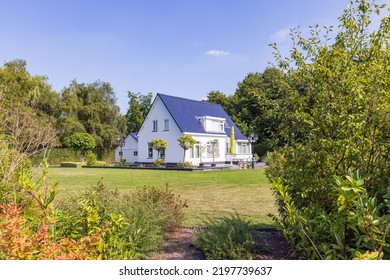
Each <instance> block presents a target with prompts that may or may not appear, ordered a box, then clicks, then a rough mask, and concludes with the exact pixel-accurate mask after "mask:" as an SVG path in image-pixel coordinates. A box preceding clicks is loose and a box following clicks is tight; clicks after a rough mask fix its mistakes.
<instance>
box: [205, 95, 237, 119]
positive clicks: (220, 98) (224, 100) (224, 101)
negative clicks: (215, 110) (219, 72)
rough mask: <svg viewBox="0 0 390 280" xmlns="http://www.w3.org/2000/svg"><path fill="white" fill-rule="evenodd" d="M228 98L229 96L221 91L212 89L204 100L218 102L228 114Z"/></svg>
mask: <svg viewBox="0 0 390 280" xmlns="http://www.w3.org/2000/svg"><path fill="white" fill-rule="evenodd" d="M230 98H231V96H227V95H226V94H224V93H223V92H220V91H218V90H212V91H210V92H209V93H208V94H207V99H206V102H210V103H214V104H219V105H221V106H222V108H223V109H224V110H225V111H226V112H227V113H228V114H229V112H230Z"/></svg>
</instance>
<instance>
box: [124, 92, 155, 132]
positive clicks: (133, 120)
mask: <svg viewBox="0 0 390 280" xmlns="http://www.w3.org/2000/svg"><path fill="white" fill-rule="evenodd" d="M128 97H129V99H130V100H129V109H128V110H127V113H126V121H127V132H128V133H130V132H138V130H139V129H140V128H141V125H142V123H143V121H144V119H145V118H146V116H147V114H148V112H149V110H150V106H151V105H152V98H153V94H152V93H148V94H146V95H143V94H141V93H133V92H130V91H129V92H128Z"/></svg>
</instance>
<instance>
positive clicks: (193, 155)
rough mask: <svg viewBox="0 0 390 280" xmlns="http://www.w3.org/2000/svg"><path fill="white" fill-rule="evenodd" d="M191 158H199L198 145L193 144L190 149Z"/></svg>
mask: <svg viewBox="0 0 390 280" xmlns="http://www.w3.org/2000/svg"><path fill="white" fill-rule="evenodd" d="M190 156H191V158H200V145H199V144H195V145H194V146H193V147H192V148H191V150H190Z"/></svg>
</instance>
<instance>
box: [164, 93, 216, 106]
mask: <svg viewBox="0 0 390 280" xmlns="http://www.w3.org/2000/svg"><path fill="white" fill-rule="evenodd" d="M157 95H159V96H161V95H162V96H167V97H173V98H177V99H183V100H187V101H192V102H199V103H202V104H210V105H217V106H221V104H216V103H211V102H207V101H201V100H195V99H190V98H186V97H181V96H174V95H170V94H165V93H157Z"/></svg>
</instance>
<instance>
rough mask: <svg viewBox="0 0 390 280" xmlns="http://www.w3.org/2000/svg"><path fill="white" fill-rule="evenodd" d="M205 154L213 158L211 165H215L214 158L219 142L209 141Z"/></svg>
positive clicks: (216, 140) (217, 151)
mask: <svg viewBox="0 0 390 280" xmlns="http://www.w3.org/2000/svg"><path fill="white" fill-rule="evenodd" d="M207 153H209V154H211V156H212V158H213V163H215V157H218V155H219V140H218V139H214V140H211V141H210V142H209V143H208V145H207Z"/></svg>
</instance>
